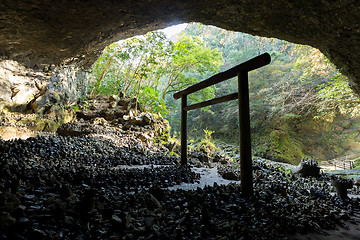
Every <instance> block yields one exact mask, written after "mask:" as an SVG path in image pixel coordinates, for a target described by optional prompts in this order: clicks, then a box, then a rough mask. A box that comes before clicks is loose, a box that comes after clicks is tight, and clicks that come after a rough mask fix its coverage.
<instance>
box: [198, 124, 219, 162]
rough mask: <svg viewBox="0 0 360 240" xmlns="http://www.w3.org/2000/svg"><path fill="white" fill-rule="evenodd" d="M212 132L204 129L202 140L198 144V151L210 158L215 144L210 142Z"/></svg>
mask: <svg viewBox="0 0 360 240" xmlns="http://www.w3.org/2000/svg"><path fill="white" fill-rule="evenodd" d="M213 133H214V131H211V130H208V129H204V138H203V139H201V141H200V143H199V149H200V151H202V152H204V153H206V154H207V155H208V156H211V155H212V153H213V152H214V150H215V149H216V146H215V144H214V143H213V142H212V138H211V135H212V134H213Z"/></svg>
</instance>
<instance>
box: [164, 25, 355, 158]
mask: <svg viewBox="0 0 360 240" xmlns="http://www.w3.org/2000/svg"><path fill="white" fill-rule="evenodd" d="M186 31H187V34H189V35H191V36H194V37H200V38H201V39H203V41H204V42H207V43H208V45H209V46H210V47H211V48H217V49H219V51H220V52H222V54H223V58H224V64H223V66H221V67H220V69H222V70H226V69H228V68H230V67H233V66H234V65H237V64H239V63H241V62H244V61H246V60H248V59H250V58H252V57H255V56H256V55H258V54H261V53H263V52H268V53H270V55H271V58H272V62H271V64H270V65H269V66H266V67H263V68H261V69H258V70H256V71H252V72H250V73H249V96H250V118H251V132H252V148H253V152H254V153H256V154H257V155H260V156H264V157H269V158H272V159H274V160H281V161H297V160H300V159H301V157H303V156H306V155H307V154H309V153H310V152H309V151H311V150H309V151H308V150H307V149H309V148H308V147H307V144H306V143H305V142H304V139H299V138H298V137H297V134H298V132H299V131H301V130H300V129H299V128H300V126H308V125H310V126H311V125H315V124H319V122H316V121H315V120H317V121H318V119H319V116H321V118H322V119H323V120H322V121H324V120H326V119H327V118H328V117H329V116H335V115H336V114H345V113H349V112H351V116H352V117H355V116H356V114H357V113H358V110H357V109H356V108H354V106H355V104H357V103H358V99H357V98H356V97H355V96H354V94H353V93H352V91H351V90H350V88H349V86H348V83H347V79H346V78H345V77H344V76H343V75H341V74H340V73H339V72H338V71H337V70H336V68H335V67H334V66H333V64H331V63H330V61H329V60H328V59H326V58H325V57H324V55H323V54H321V52H320V51H319V50H318V49H315V48H311V47H309V46H304V45H296V44H293V43H289V42H286V41H282V40H277V39H272V38H261V37H257V36H251V35H248V34H244V33H237V32H230V31H226V30H223V29H219V28H216V27H210V26H204V25H201V24H191V25H190V26H189V27H188V28H187V30H186ZM236 91H237V80H236V79H230V80H228V81H225V82H223V83H220V84H217V85H216V88H215V92H214V95H215V97H220V96H223V95H225V94H229V93H233V92H236ZM350 110H351V111H350ZM170 115H172V116H171V117H173V115H174V114H170ZM177 116H178V117H179V113H177ZM173 118H174V117H173ZM176 119H177V118H175V120H176ZM169 121H170V123H171V125H172V127H173V129H174V131H177V130H178V126H176V123H177V122H176V121H174V120H173V119H169ZM188 126H189V129H190V131H189V132H190V135H191V136H193V137H197V136H198V135H199V132H200V131H202V129H205V128H209V129H214V130H216V133H214V134H213V136H214V138H216V139H224V140H226V141H227V142H232V143H236V142H237V141H238V135H239V134H238V132H239V124H238V104H237V102H236V101H233V102H228V103H223V104H218V105H214V106H212V107H211V108H210V111H208V112H202V111H197V110H195V111H193V112H190V114H189V117H188ZM321 126H322V125H321ZM309 131H310V129H309ZM319 131H320V130H319ZM321 131H323V130H321ZM323 133H324V132H323ZM328 134H330V132H328Z"/></svg>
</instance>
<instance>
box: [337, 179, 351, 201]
mask: <svg viewBox="0 0 360 240" xmlns="http://www.w3.org/2000/svg"><path fill="white" fill-rule="evenodd" d="M353 184H354V183H353V181H352V180H350V179H345V178H338V179H333V180H332V181H331V185H333V186H334V187H335V188H336V194H337V196H338V197H339V198H340V199H342V200H345V199H347V198H348V195H347V190H348V189H351V188H352V187H353Z"/></svg>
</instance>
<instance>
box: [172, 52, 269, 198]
mask: <svg viewBox="0 0 360 240" xmlns="http://www.w3.org/2000/svg"><path fill="white" fill-rule="evenodd" d="M270 62H271V57H270V55H269V54H268V53H264V54H262V55H259V56H257V57H255V58H252V59H250V60H248V61H246V62H244V63H241V64H239V65H237V66H235V67H233V68H231V69H229V70H227V71H224V72H221V73H218V74H216V75H214V76H212V77H210V78H208V79H206V80H203V81H201V82H198V83H196V84H194V85H192V86H190V87H188V88H186V89H184V90H181V91H179V92H177V93H175V94H174V98H175V99H179V98H181V164H182V165H187V112H188V111H190V110H194V109H197V108H202V107H206V106H210V105H214V104H217V103H222V102H227V101H230V100H235V99H238V100H239V101H238V103H239V123H240V179H241V188H242V192H243V194H244V195H245V196H250V195H252V193H253V179H252V161H251V137H250V112H249V86H248V72H250V71H252V70H255V69H258V68H260V67H263V66H265V65H267V64H269V63H270ZM236 76H238V92H236V93H232V94H229V95H226V96H222V97H218V98H214V99H211V100H207V101H204V102H201V103H196V104H193V105H189V106H188V105H187V96H188V95H189V94H191V93H194V92H197V91H199V90H201V89H204V88H207V87H210V86H212V85H214V84H217V83H220V82H223V81H225V80H227V79H230V78H233V77H236Z"/></svg>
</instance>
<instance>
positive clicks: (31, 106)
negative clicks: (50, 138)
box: [0, 60, 88, 113]
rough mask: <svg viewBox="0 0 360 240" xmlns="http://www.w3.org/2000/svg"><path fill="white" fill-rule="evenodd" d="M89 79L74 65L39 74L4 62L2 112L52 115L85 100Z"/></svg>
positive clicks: (0, 90)
mask: <svg viewBox="0 0 360 240" xmlns="http://www.w3.org/2000/svg"><path fill="white" fill-rule="evenodd" d="M87 79H88V78H87V73H86V72H84V71H82V70H80V69H79V68H77V67H75V66H74V65H68V66H58V67H55V66H54V65H51V66H47V67H44V68H43V69H42V70H37V71H35V70H33V69H30V68H26V67H25V66H24V65H22V64H20V63H19V62H17V61H13V60H3V61H0V110H2V109H3V108H4V107H6V108H8V109H9V110H12V111H19V112H27V113H49V112H51V111H52V110H54V108H56V107H57V106H59V105H68V104H72V103H74V102H76V101H77V100H78V99H79V98H80V97H82V96H84V95H85V93H86V88H87Z"/></svg>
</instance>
